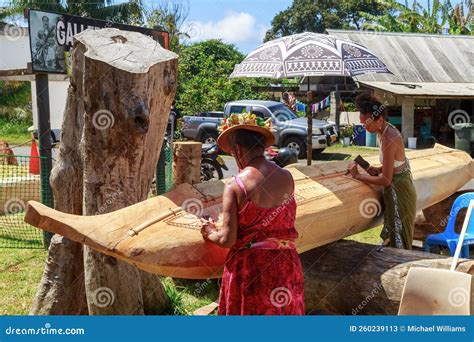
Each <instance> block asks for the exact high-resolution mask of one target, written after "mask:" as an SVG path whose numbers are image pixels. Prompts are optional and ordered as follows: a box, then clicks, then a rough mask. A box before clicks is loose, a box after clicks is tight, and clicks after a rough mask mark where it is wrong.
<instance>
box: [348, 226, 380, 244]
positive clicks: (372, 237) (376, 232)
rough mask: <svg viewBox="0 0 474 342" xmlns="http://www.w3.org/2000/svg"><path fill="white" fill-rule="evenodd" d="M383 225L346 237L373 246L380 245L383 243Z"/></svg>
mask: <svg viewBox="0 0 474 342" xmlns="http://www.w3.org/2000/svg"><path fill="white" fill-rule="evenodd" d="M382 227H383V225H380V226H377V227H375V228H372V229H369V230H366V231H363V232H361V233H358V234H355V235H351V236H348V237H346V238H345V239H347V240H353V241H357V242H364V243H369V244H372V245H379V244H380V243H382V238H381V237H380V232H381V231H382Z"/></svg>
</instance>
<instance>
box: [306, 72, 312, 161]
mask: <svg viewBox="0 0 474 342" xmlns="http://www.w3.org/2000/svg"><path fill="white" fill-rule="evenodd" d="M311 95H312V94H311V89H310V85H309V76H308V92H307V93H306V102H307V106H306V116H307V117H308V137H307V141H306V159H307V160H306V165H311V159H312V157H313V110H312V108H311V107H312V106H311V98H312V96H311Z"/></svg>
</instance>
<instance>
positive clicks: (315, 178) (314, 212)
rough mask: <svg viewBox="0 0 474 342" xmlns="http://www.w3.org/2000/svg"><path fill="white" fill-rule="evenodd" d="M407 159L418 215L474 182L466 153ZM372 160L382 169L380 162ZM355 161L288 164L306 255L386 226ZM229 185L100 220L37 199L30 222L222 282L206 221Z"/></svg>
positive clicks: (180, 193) (156, 268)
mask: <svg viewBox="0 0 474 342" xmlns="http://www.w3.org/2000/svg"><path fill="white" fill-rule="evenodd" d="M407 156H408V158H409V159H410V164H411V167H412V172H413V178H414V182H415V186H416V189H417V192H418V200H417V209H418V210H421V209H424V208H426V207H429V206H431V205H433V204H435V203H438V202H440V201H442V200H443V199H445V198H446V197H448V196H450V195H452V194H453V193H454V192H456V191H457V190H458V189H459V188H460V187H462V186H463V185H464V184H465V183H467V182H468V181H469V180H470V179H471V178H473V177H474V171H473V170H474V166H473V163H472V159H471V158H470V157H469V155H468V154H467V153H465V152H461V151H458V150H453V149H448V148H445V147H443V146H441V145H436V146H435V148H433V149H429V150H420V151H412V152H408V153H407ZM368 160H369V162H371V163H372V164H377V161H376V160H375V159H372V160H371V158H368ZM348 163H349V161H338V162H325V163H319V164H315V165H312V166H300V165H294V166H290V167H288V169H289V170H290V172H291V173H292V175H293V178H294V180H295V185H296V187H295V197H296V201H297V203H298V208H297V213H296V229H297V230H298V233H299V238H298V240H297V241H296V244H297V248H298V252H299V253H302V252H305V251H307V250H310V249H313V248H315V247H318V246H321V245H324V244H328V243H330V242H333V241H336V240H339V239H342V238H344V237H346V236H349V235H353V234H356V233H358V232H361V231H364V230H367V229H369V228H372V227H374V226H376V225H377V224H379V223H380V222H381V217H382V205H381V203H382V188H381V187H375V186H369V185H366V184H364V183H362V182H360V181H357V180H355V179H353V178H352V177H350V176H346V175H345V172H346V169H347V165H348ZM226 182H227V180H226V179H224V180H222V181H218V182H207V183H200V184H195V185H193V186H192V185H190V184H181V185H179V186H177V187H175V188H174V189H173V190H172V191H170V192H168V193H166V194H164V195H161V196H157V197H154V198H150V199H148V200H146V201H143V202H140V203H137V204H135V205H132V206H129V207H126V208H123V209H120V210H117V211H115V212H111V213H107V214H103V215H97V216H76V215H70V214H65V213H61V212H58V211H55V210H53V209H50V208H48V207H46V206H44V205H42V204H40V203H37V202H34V201H31V202H29V203H28V208H27V211H26V216H25V221H26V222H28V223H30V224H32V225H33V226H36V227H38V228H41V229H43V230H46V231H50V232H53V233H57V234H60V235H63V236H65V237H67V238H68V239H71V240H73V241H77V242H80V243H82V244H85V245H88V246H90V247H91V248H94V249H96V250H98V251H100V252H102V253H105V254H108V255H111V256H114V257H116V258H119V259H122V260H125V261H127V262H129V263H131V264H134V265H136V266H137V267H139V268H141V269H144V270H146V271H148V272H151V273H156V274H160V275H164V276H171V277H178V278H189V279H207V278H216V277H220V276H221V272H222V267H223V264H224V261H225V257H226V255H227V253H228V250H227V249H224V248H220V247H218V246H216V245H214V244H212V243H210V242H209V241H205V240H204V239H203V238H202V236H201V233H200V223H199V219H198V216H200V215H202V214H204V215H206V214H207V215H211V216H213V217H215V218H218V217H220V218H222V214H221V210H222V202H221V199H222V192H223V188H224V185H225V183H226Z"/></svg>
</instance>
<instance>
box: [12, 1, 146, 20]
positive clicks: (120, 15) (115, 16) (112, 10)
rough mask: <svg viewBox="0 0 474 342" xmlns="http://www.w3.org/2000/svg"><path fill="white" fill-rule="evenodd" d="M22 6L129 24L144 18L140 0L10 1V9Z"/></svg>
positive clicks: (16, 9)
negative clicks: (122, 0)
mask: <svg viewBox="0 0 474 342" xmlns="http://www.w3.org/2000/svg"><path fill="white" fill-rule="evenodd" d="M24 8H35V9H41V10H45V11H52V12H59V13H68V14H71V15H78V16H85V17H91V18H95V19H103V20H109V21H113V22H118V23H123V24H130V25H142V24H143V19H144V18H143V9H144V6H143V4H142V2H141V0H129V1H125V2H122V3H118V4H114V1H113V0H102V1H98V0H83V1H70V0H66V1H64V0H48V1H44V0H12V1H11V3H10V11H13V12H16V13H23V9H24Z"/></svg>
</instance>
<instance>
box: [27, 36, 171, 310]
mask: <svg viewBox="0 0 474 342" xmlns="http://www.w3.org/2000/svg"><path fill="white" fill-rule="evenodd" d="M176 74H177V56H176V55H175V54H174V53H172V52H170V51H167V50H164V49H163V48H161V46H160V45H159V44H158V43H157V42H155V41H154V40H152V39H151V38H150V37H147V36H145V35H142V34H140V33H136V32H128V31H120V30H117V29H111V28H109V29H101V30H86V31H83V32H81V33H79V34H77V35H76V36H75V37H74V49H73V72H72V76H71V86H70V90H69V91H70V93H69V97H68V106H67V108H66V113H65V121H64V125H63V133H62V134H63V135H62V145H64V147H63V146H61V148H62V149H63V152H64V153H61V151H60V161H59V162H58V165H57V166H56V167H55V172H54V174H53V177H52V178H53V179H52V181H53V188H54V189H55V196H59V198H61V196H66V197H62V198H64V199H65V202H66V204H64V207H63V208H62V209H61V208H60V210H63V211H67V212H73V211H76V212H74V213H79V214H80V213H82V214H84V215H97V214H103V213H107V212H111V211H114V210H117V209H120V208H123V207H126V206H129V205H132V204H134V203H137V202H140V201H142V200H145V199H146V198H147V194H148V191H149V188H150V185H151V181H152V179H153V173H154V170H155V165H156V162H157V160H158V157H159V153H160V148H161V144H162V142H163V138H164V134H165V129H166V124H167V121H168V115H169V108H170V106H171V102H172V101H173V98H174V95H175V92H176ZM74 101H77V102H75V103H72V102H74ZM70 102H71V103H70ZM73 117H76V118H80V119H76V120H78V122H74V118H73ZM79 121H80V122H79ZM66 126H68V127H69V128H71V127H73V130H74V133H73V132H72V131H71V130H68V129H67V127H66ZM79 140H80V143H78V142H79ZM68 150H69V153H70V155H66V151H68ZM74 153H76V154H74ZM56 170H57V171H56ZM66 191H67V192H68V193H71V194H70V195H65V194H64V192H66ZM67 196H70V197H67ZM79 198H80V199H79ZM56 202H58V203H61V200H59V201H56ZM78 205H79V207H78ZM77 211H80V212H77ZM65 250H67V251H65ZM58 251H60V252H58ZM82 252H83V258H82V255H81V256H80V257H79V254H82ZM61 253H68V254H69V255H70V257H71V258H73V259H74V263H73V264H72V265H71V264H69V265H66V266H67V267H69V268H70V269H71V270H69V271H68V270H67V267H64V265H63V264H62V263H61V262H60V260H58V256H60V255H61ZM49 260H50V262H49V263H48V264H49V265H50V267H51V268H52V269H54V271H51V270H49V271H48V270H45V274H44V276H43V281H42V284H41V286H40V290H39V291H38V295H37V298H38V297H40V298H43V299H45V298H47V297H56V298H57V297H58V295H57V294H58V293H59V292H61V291H53V292H51V290H50V289H48V287H47V286H46V285H45V283H46V282H47V281H49V280H51V279H50V278H51V276H52V274H53V273H56V274H59V275H60V279H59V280H58V282H60V281H61V282H62V281H64V279H68V281H67V283H66V284H65V287H66V289H64V288H63V289H61V290H62V292H63V294H64V292H67V294H66V295H65V297H66V299H65V301H62V305H66V306H67V305H70V302H69V301H70V300H71V298H72V296H75V297H76V301H77V293H79V298H87V307H86V310H84V307H83V306H80V308H77V309H76V310H75V312H71V313H82V312H83V311H85V313H87V312H88V313H89V314H93V315H95V314H99V315H103V314H124V315H131V314H156V313H160V312H163V310H165V309H166V308H167V307H168V305H169V300H168V298H167V296H166V294H165V292H164V288H163V286H162V284H161V282H160V279H159V277H158V276H157V275H154V274H149V273H146V272H144V271H141V270H138V269H137V268H135V267H134V266H131V265H129V264H126V263H124V262H122V261H119V260H116V259H115V258H113V257H109V256H105V255H103V254H101V253H99V252H95V251H93V250H91V249H89V248H88V247H84V248H83V249H82V248H80V247H79V246H78V245H76V244H75V243H72V242H70V245H69V247H65V244H64V242H61V241H60V240H59V239H57V238H55V239H54V243H53V244H52V246H51V248H50V252H49ZM82 265H83V266H82ZM81 267H83V268H81ZM47 268H48V265H47ZM82 272H83V276H82ZM73 273H75V274H74V275H72V274H73ZM74 276H76V277H77V280H76V282H74V281H69V279H72V278H73V277H74ZM58 287H59V286H58ZM73 290H74V291H76V292H72V291H73ZM84 290H85V292H84ZM84 293H85V296H84ZM60 301H61V300H60ZM81 301H82V300H81ZM35 302H37V304H38V305H36V309H35V310H34V311H35V312H42V313H46V312H48V310H41V307H44V306H45V305H44V304H45V300H38V299H37V300H36V301H35ZM84 303H85V301H84ZM32 311H33V310H32ZM54 312H55V311H54V310H49V312H48V313H49V314H55V313H54Z"/></svg>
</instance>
